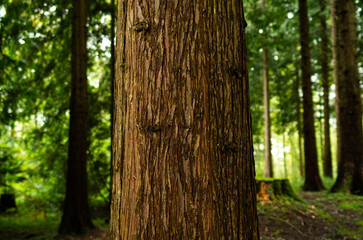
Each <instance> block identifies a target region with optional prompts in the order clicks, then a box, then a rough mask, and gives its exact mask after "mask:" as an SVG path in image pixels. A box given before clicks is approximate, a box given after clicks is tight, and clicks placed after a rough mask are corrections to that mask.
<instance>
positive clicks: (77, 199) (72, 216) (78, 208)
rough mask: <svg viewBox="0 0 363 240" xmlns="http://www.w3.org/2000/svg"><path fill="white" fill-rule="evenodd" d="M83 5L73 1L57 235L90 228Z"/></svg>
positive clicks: (85, 38)
mask: <svg viewBox="0 0 363 240" xmlns="http://www.w3.org/2000/svg"><path fill="white" fill-rule="evenodd" d="M86 22H87V2H86V0H74V2H73V22H72V82H71V85H72V90H71V100H70V122H69V142H68V169H67V180H66V181H67V185H66V188H67V189H66V198H65V202H64V212H63V217H62V221H61V224H60V227H59V232H60V233H67V234H68V233H76V234H78V233H82V232H84V231H85V230H87V229H88V228H92V227H93V224H92V222H91V218H90V214H89V209H88V192H87V147H88V143H87V48H86V42H87V28H86Z"/></svg>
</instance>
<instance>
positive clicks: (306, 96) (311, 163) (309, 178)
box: [299, 0, 323, 191]
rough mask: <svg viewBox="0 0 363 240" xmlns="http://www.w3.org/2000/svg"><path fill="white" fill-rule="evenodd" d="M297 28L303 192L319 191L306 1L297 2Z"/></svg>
mask: <svg viewBox="0 0 363 240" xmlns="http://www.w3.org/2000/svg"><path fill="white" fill-rule="evenodd" d="M299 26H300V43H301V70H302V88H303V108H304V114H303V119H304V121H303V129H304V130H303V131H304V153H305V154H304V155H305V183H304V187H303V188H304V190H305V191H319V190H321V189H323V183H322V181H321V178H320V176H319V167H318V156H317V150H316V138H315V126H314V109H313V94H312V84H311V63H310V45H309V44H310V37H309V20H308V6H307V0H299Z"/></svg>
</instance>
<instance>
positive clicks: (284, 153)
mask: <svg viewBox="0 0 363 240" xmlns="http://www.w3.org/2000/svg"><path fill="white" fill-rule="evenodd" d="M285 146H286V142H285V129H283V130H282V151H283V152H282V153H283V159H284V170H285V178H287V159H286V151H285Z"/></svg>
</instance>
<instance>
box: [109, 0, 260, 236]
mask: <svg viewBox="0 0 363 240" xmlns="http://www.w3.org/2000/svg"><path fill="white" fill-rule="evenodd" d="M117 21H118V22H117V45H116V79H115V81H116V84H115V123H114V124H115V128H114V131H115V132H114V160H113V164H114V167H113V189H112V193H113V195H112V206H111V238H112V239H127V240H133V239H161V240H163V239H259V232H258V221H257V211H256V189H255V188H256V186H255V184H256V183H255V179H254V176H255V172H254V160H253V152H252V148H253V147H252V131H251V114H250V108H249V104H250V103H249V94H248V77H247V55H246V42H245V34H244V29H245V20H244V16H243V7H242V1H241V0H223V1H207V0H200V1H189V0H179V1H177V0H175V1H153V0H144V1H127V0H125V1H119V2H118V20H117Z"/></svg>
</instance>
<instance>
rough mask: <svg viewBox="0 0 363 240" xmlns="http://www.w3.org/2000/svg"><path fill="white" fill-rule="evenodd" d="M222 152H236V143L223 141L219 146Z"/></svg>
mask: <svg viewBox="0 0 363 240" xmlns="http://www.w3.org/2000/svg"><path fill="white" fill-rule="evenodd" d="M220 148H221V152H222V153H226V154H227V153H236V152H237V151H238V147H237V144H236V143H234V142H230V141H228V142H225V143H224V144H223V145H222V146H221V147H220Z"/></svg>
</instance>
